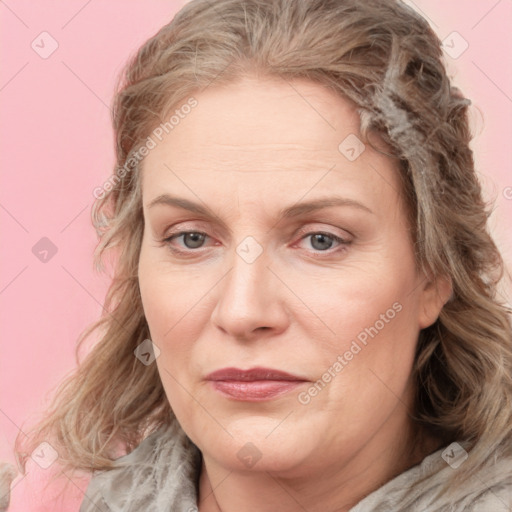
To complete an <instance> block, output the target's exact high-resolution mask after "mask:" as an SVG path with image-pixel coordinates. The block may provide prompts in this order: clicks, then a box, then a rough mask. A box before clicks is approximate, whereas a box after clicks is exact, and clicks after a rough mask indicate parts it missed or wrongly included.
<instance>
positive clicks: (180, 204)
mask: <svg viewBox="0 0 512 512" xmlns="http://www.w3.org/2000/svg"><path fill="white" fill-rule="evenodd" d="M157 205H166V206H174V207H177V208H181V209H183V210H188V211H190V212H193V213H197V214H199V215H203V216H205V217H217V216H216V215H212V213H211V211H210V210H209V208H206V207H205V206H202V205H201V204H199V203H195V202H193V201H190V200H188V199H184V198H182V197H176V196H171V195H169V194H161V195H159V196H158V197H156V198H155V199H153V200H152V201H151V202H150V203H149V204H148V209H149V208H153V207H155V206H157ZM333 206H351V207H354V208H359V209H360V210H363V211H365V212H367V213H371V214H372V215H375V213H374V212H373V211H372V210H370V208H368V207H367V206H365V205H364V204H362V203H360V202H359V201H355V200H354V199H348V198H344V197H339V196H331V197H325V198H319V199H315V200H313V201H308V202H302V203H298V204H294V205H292V206H289V207H287V208H284V209H282V210H281V211H280V212H279V213H278V220H279V221H280V220H282V219H290V218H293V217H298V216H300V215H304V214H306V213H310V212H313V211H317V210H321V209H324V208H331V207H333Z"/></svg>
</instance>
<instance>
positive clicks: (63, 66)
mask: <svg viewBox="0 0 512 512" xmlns="http://www.w3.org/2000/svg"><path fill="white" fill-rule="evenodd" d="M184 3H185V1H184V0H183V1H165V2H164V1H161V0H159V1H156V0H153V1H152V2H142V1H132V2H121V1H120V0H110V1H109V2H100V1H94V0H93V1H89V2H87V1H84V0H73V1H68V2H57V1H48V0H42V1H40V2H29V1H28V0H16V1H15V0H10V1H9V0H7V3H6V2H1V3H0V15H1V16H2V18H1V23H2V29H1V32H0V38H1V40H0V48H2V68H1V71H0V92H1V94H0V109H1V112H0V115H1V119H2V120H3V123H2V125H1V135H2V137H1V141H2V142H1V151H0V155H1V156H0V158H1V162H2V169H3V173H2V176H1V180H2V182H1V185H0V225H1V228H2V234H3V242H2V249H3V250H2V253H1V266H0V269H1V270H0V304H1V320H0V321H1V325H2V332H3V336H2V339H1V343H2V348H1V350H2V351H1V357H0V392H1V395H0V460H4V461H9V462H12V463H13V462H14V456H13V453H12V445H13V441H14V438H15V436H16V434H17V432H18V429H19V428H21V429H22V430H23V429H24V427H25V425H27V422H28V423H30V420H31V418H34V417H35V416H34V415H35V414H37V412H38V411H41V410H42V409H43V408H44V407H45V405H47V403H48V400H49V397H50V396H51V393H52V392H53V391H54V389H55V387H56V386H57V385H58V383H59V382H61V380H62V379H63V378H64V376H65V375H66V374H68V373H69V372H70V371H71V370H72V369H73V368H74V366H75V356H74V350H75V343H76V340H77V338H78V336H79V334H80V332H81V331H82V330H83V329H84V328H85V327H86V326H88V325H89V324H90V323H91V322H93V321H95V320H96V319H97V318H99V316H100V313H101V303H102V301H103V297H104V294H105V292H106V289H107V284H108V279H107V277H106V276H100V275H98V274H96V273H95V272H94V271H93V268H92V253H93V250H94V247H95V244H96V235H95V232H94V230H93V228H92V226H91V223H90V211H91V206H92V203H93V199H94V198H93V195H92V191H93V189H94V188H95V187H97V186H99V185H101V184H102V183H103V182H104V181H105V179H106V178H108V176H109V174H110V172H111V170H112V166H113V149H112V146H113V138H112V133H111V128H110V117H109V116H110V112H109V108H108V105H109V104H110V101H111V97H112V92H113V86H114V81H115V78H116V76H117V74H118V72H119V70H120V69H121V66H122V65H123V64H124V62H125V61H126V59H127V58H128V57H129V56H130V55H131V54H132V53H133V52H134V51H135V50H136V49H137V48H138V47H139V46H140V44H142V43H143V42H144V41H145V40H146V39H147V38H148V37H150V36H151V35H153V34H154V33H155V32H156V31H157V30H158V29H159V28H160V27H161V26H162V25H164V24H165V23H167V22H168V21H169V20H170V19H171V18H172V16H173V14H174V13H175V12H176V11H177V10H178V9H179V7H181V5H183V4H184ZM406 3H408V4H409V5H411V6H412V7H414V8H416V9H417V10H418V11H420V12H422V13H423V14H424V15H425V16H426V17H427V18H428V19H429V20H430V22H431V25H432V27H433V28H434V29H435V31H436V32H437V34H438V35H439V36H440V37H441V39H444V38H445V37H447V36H448V35H449V34H451V33H452V32H453V31H456V32H458V33H459V34H460V35H461V36H462V37H463V38H464V40H466V41H467V43H468V44H469V47H468V49H467V50H466V51H465V52H464V53H463V54H462V55H461V56H460V57H458V58H456V59H454V58H452V57H449V56H446V62H447V64H448V69H449V72H450V74H451V76H453V77H454V82H455V84H456V85H457V86H459V87H460V88H461V89H462V91H463V92H464V94H465V95H466V96H467V97H469V98H471V99H472V101H473V105H474V108H473V114H472V117H473V120H474V129H475V130H476V138H475V140H474V141H473V148H474V150H475V153H476V155H475V157H476V163H477V169H478V171H479V173H480V176H481V179H482V182H483V184H484V187H485V191H486V195H487V198H488V199H490V200H495V210H494V213H493V216H492V219H491V226H492V230H493V233H494V235H495V238H496V240H497V242H498V245H499V247H500V248H501V250H502V253H503V255H504V257H505V261H506V263H507V265H508V267H509V268H510V263H511V261H512V233H511V231H510V227H509V226H510V219H511V218H512V188H509V187H512V173H511V168H512V167H511V152H510V146H511V141H512V67H511V66H510V65H509V62H510V56H511V49H512V40H511V37H510V31H509V29H510V26H511V22H512V3H511V2H510V0H500V1H497V0H480V1H478V2H467V1H466V0H456V1H452V2H449V3H448V2H445V1H444V0H415V1H414V2H412V1H407V2H406ZM44 31H46V32H48V33H49V34H50V35H51V36H52V37H53V38H54V39H55V40H56V41H57V42H58V45H59V46H58V49H57V50H56V51H55V52H54V53H53V54H52V55H51V56H49V57H48V58H47V59H43V58H41V57H40V56H39V55H38V54H37V53H36V52H35V51H34V50H33V49H32V48H31V44H32V41H34V40H36V43H35V44H38V45H39V47H42V46H43V43H41V42H40V41H41V38H40V37H39V34H41V33H42V32H44ZM42 37H43V36H42ZM50 44H51V42H50V40H49V39H45V42H44V48H46V49H48V48H49V47H50V46H49V45H50ZM456 44H459V43H456ZM41 51H43V49H41ZM507 221H508V222H507ZM42 237H48V238H49V239H50V240H51V241H52V242H53V244H55V246H56V247H57V252H56V254H55V255H54V256H53V257H51V258H49V260H48V261H47V262H46V263H43V262H41V261H40V260H39V259H38V258H36V257H35V255H34V254H33V253H32V247H33V246H34V245H35V244H36V243H37V242H38V241H39V240H40V239H41V238H42ZM502 294H503V295H504V296H506V297H510V286H509V285H507V286H506V287H504V288H503V290H502ZM509 303H510V299H509ZM46 476H47V475H46V474H45V471H44V470H42V469H40V468H39V467H38V466H37V465H35V464H33V463H32V464H31V465H30V466H29V474H28V476H26V477H21V476H18V477H17V478H16V480H15V481H14V483H13V491H12V500H11V507H10V508H9V511H10V512H22V511H27V510H31V511H43V510H48V511H50V510H51V511H52V512H59V511H64V510H65V511H66V512H70V511H73V510H78V508H79V504H80V503H81V501H82V499H83V494H82V491H81V489H80V488H77V487H74V486H73V485H70V489H71V492H70V496H69V497H68V498H67V501H64V502H60V501H58V502H56V501H55V498H54V497H53V493H52V492H51V491H50V490H48V491H46V492H44V493H43V492H41V489H40V487H41V481H42V479H44V478H45V477H46ZM86 483H87V482H86V481H84V483H83V485H82V486H81V487H82V489H83V488H85V485H86ZM79 487H80V486H79Z"/></svg>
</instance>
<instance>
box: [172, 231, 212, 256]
mask: <svg viewBox="0 0 512 512" xmlns="http://www.w3.org/2000/svg"><path fill="white" fill-rule="evenodd" d="M181 237H183V243H184V245H185V249H199V248H200V247H201V245H202V244H203V243H204V240H205V238H206V237H208V235H207V234H206V233H203V232H201V231H180V232H178V233H175V234H173V235H171V236H169V237H167V238H165V239H164V240H162V242H163V243H166V244H167V245H168V246H169V248H170V249H171V250H172V251H174V252H177V253H184V252H187V251H186V250H185V251H184V250H182V249H178V248H176V247H174V246H172V245H171V242H172V241H173V240H174V239H175V238H181ZM208 238H209V237H208Z"/></svg>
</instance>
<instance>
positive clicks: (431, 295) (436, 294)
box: [418, 276, 453, 329]
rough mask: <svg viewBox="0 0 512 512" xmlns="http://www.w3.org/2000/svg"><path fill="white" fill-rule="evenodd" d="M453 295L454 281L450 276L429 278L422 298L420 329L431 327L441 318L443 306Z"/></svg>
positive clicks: (419, 318) (424, 286) (424, 285)
mask: <svg viewBox="0 0 512 512" xmlns="http://www.w3.org/2000/svg"><path fill="white" fill-rule="evenodd" d="M452 293H453V285H452V280H451V278H450V277H449V276H438V277H436V278H433V277H432V276H427V280H426V281H425V283H424V284H423V289H422V292H421V297H420V308H419V317H418V325H419V327H420V329H425V328H426V327H430V326H431V325H432V324H433V323H434V322H435V321H436V320H437V319H438V317H439V314H440V313H441V310H442V309H443V306H444V305H445V304H446V303H447V302H448V301H449V300H450V297H451V296H452Z"/></svg>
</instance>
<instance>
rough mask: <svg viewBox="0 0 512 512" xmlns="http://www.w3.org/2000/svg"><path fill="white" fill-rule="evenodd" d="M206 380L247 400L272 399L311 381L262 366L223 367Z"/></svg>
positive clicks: (240, 398)
mask: <svg viewBox="0 0 512 512" xmlns="http://www.w3.org/2000/svg"><path fill="white" fill-rule="evenodd" d="M206 380H207V381H209V382H210V383H211V386H212V387H213V389H214V390H215V391H217V392H219V393H220V394H222V395H223V396H225V397H227V398H231V399H234V400H240V401H246V402H260V401H265V400H270V399H272V398H275V397H277V396H280V395H283V394H285V393H289V392H290V391H293V390H294V389H296V388H297V387H298V386H300V385H302V384H304V383H305V382H309V381H308V380H307V379H305V378H304V377H300V376H297V375H292V374H291V373H287V372H283V371H281V370H275V369H272V368H261V367H258V368H251V369H249V370H241V369H239V368H223V369H221V370H217V371H215V372H213V373H210V374H209V375H207V376H206Z"/></svg>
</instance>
